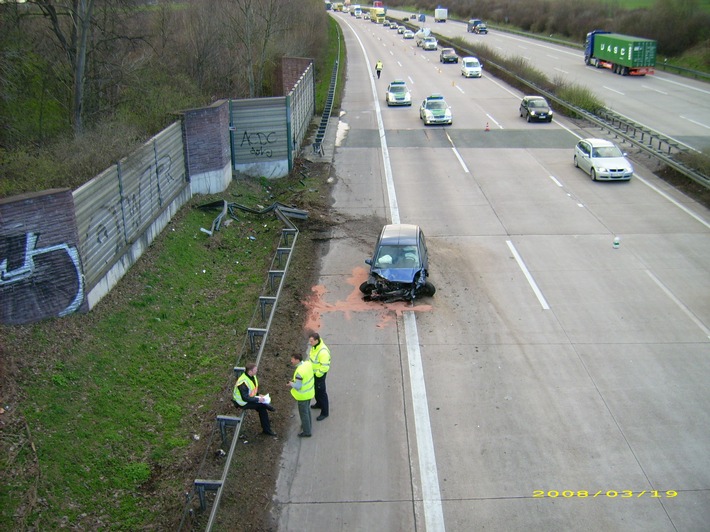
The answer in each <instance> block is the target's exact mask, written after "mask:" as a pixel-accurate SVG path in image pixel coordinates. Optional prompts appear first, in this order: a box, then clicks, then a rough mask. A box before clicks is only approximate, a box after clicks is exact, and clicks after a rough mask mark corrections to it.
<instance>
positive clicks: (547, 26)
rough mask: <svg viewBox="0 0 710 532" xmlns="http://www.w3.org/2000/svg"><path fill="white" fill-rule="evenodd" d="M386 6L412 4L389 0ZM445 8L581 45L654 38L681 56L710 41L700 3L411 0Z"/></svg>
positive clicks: (708, 16)
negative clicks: (604, 34) (618, 36)
mask: <svg viewBox="0 0 710 532" xmlns="http://www.w3.org/2000/svg"><path fill="white" fill-rule="evenodd" d="M386 3H387V5H388V6H390V7H398V6H412V1H411V0H388V1H387V2H386ZM439 5H441V6H443V7H447V8H448V10H449V16H456V17H460V18H462V19H466V18H473V17H475V18H481V19H484V20H486V21H487V22H491V23H498V24H509V25H511V26H514V27H517V28H521V29H522V30H524V31H531V32H534V33H541V34H546V35H547V34H556V35H562V36H564V37H569V38H571V39H574V40H576V41H578V42H584V38H585V36H586V34H587V33H588V32H590V31H592V30H595V29H600V30H608V31H613V32H615V33H623V34H627V35H634V36H637V37H644V38H647V39H654V40H656V41H658V50H659V53H661V54H665V55H667V56H670V57H674V56H679V55H681V54H683V53H684V52H686V51H688V50H690V49H691V48H693V47H696V46H699V45H702V44H705V45H706V47H707V43H708V40H709V39H710V13H708V12H707V11H706V10H703V9H702V7H701V5H700V3H699V1H698V0H657V1H656V2H655V4H653V6H652V7H650V8H637V9H628V8H626V7H624V2H623V1H621V0H584V1H582V0H446V1H445V2H442V1H441V0H415V2H414V6H415V7H416V8H417V9H421V10H427V11H431V12H433V10H434V9H435V8H436V7H438V6H439Z"/></svg>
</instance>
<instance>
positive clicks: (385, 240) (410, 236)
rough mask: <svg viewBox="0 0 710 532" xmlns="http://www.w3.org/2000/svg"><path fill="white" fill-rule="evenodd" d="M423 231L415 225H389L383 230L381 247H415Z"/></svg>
mask: <svg viewBox="0 0 710 532" xmlns="http://www.w3.org/2000/svg"><path fill="white" fill-rule="evenodd" d="M420 232H421V229H420V228H419V226H418V225H414V224H389V225H385V226H384V227H383V228H382V233H381V234H380V245H388V246H415V245H416V244H417V241H418V239H419V233H420Z"/></svg>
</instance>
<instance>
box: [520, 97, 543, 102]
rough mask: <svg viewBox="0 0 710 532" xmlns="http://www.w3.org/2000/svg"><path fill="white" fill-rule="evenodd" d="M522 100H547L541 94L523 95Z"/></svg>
mask: <svg viewBox="0 0 710 532" xmlns="http://www.w3.org/2000/svg"><path fill="white" fill-rule="evenodd" d="M523 100H527V101H530V100H543V101H545V102H546V101H547V100H545V98H543V97H542V96H523Z"/></svg>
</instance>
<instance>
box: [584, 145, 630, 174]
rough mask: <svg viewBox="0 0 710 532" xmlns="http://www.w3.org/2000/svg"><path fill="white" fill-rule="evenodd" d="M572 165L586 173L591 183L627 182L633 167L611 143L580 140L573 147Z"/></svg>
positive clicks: (623, 154)
mask: <svg viewBox="0 0 710 532" xmlns="http://www.w3.org/2000/svg"><path fill="white" fill-rule="evenodd" d="M574 165H575V166H576V167H577V168H581V169H582V170H584V171H585V172H587V173H588V174H589V175H590V176H591V178H592V181H596V180H598V179H604V180H607V181H628V180H629V179H631V176H632V175H634V167H633V166H631V163H630V162H629V161H628V160H627V159H626V153H624V152H622V151H621V150H620V149H619V147H618V146H617V145H616V144H614V143H613V142H609V141H608V140H604V139H582V140H580V141H579V142H578V143H577V145H576V146H575V147H574Z"/></svg>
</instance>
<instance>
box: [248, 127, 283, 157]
mask: <svg viewBox="0 0 710 532" xmlns="http://www.w3.org/2000/svg"><path fill="white" fill-rule="evenodd" d="M278 140H279V137H278V135H277V133H276V131H270V132H269V133H264V132H262V131H257V132H254V133H249V132H248V131H245V132H244V134H243V135H242V143H241V144H240V145H239V147H240V148H244V147H245V146H246V147H248V148H249V153H250V154H251V155H253V156H255V157H267V158H270V157H271V156H272V155H273V149H272V146H273V145H274V144H276V143H277V142H278Z"/></svg>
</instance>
